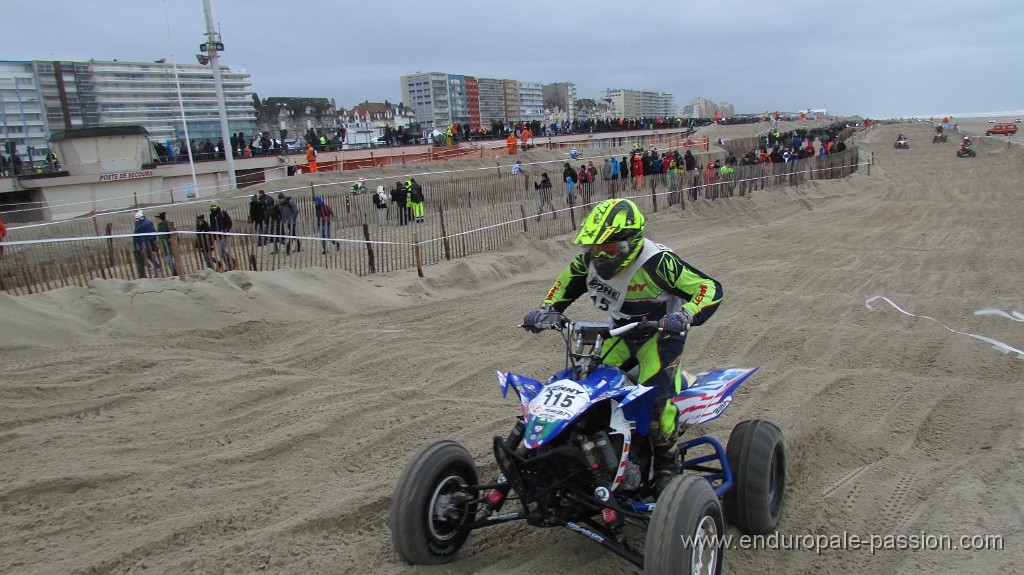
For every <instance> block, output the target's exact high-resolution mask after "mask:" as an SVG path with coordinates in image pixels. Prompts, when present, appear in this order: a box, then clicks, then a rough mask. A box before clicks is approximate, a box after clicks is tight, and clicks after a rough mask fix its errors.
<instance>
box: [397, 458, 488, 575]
mask: <svg viewBox="0 0 1024 575" xmlns="http://www.w3.org/2000/svg"><path fill="white" fill-rule="evenodd" d="M477 484H478V481H477V473H476V465H474V463H473V457H472V456H471V455H470V454H469V452H467V451H466V450H465V449H464V448H463V447H462V446H461V445H459V444H458V443H456V442H454V441H438V442H437V443H433V444H431V445H427V446H425V447H423V448H422V449H420V450H419V451H418V452H417V453H416V455H414V456H413V457H412V459H410V460H409V463H408V464H406V466H405V469H404V470H402V474H401V475H400V476H399V477H398V483H397V484H396V485H395V492H394V495H393V496H392V498H391V515H390V518H389V521H388V523H389V524H390V526H391V541H392V543H393V544H394V546H395V551H397V552H398V555H399V557H401V558H402V559H404V560H405V561H407V562H409V563H412V564H414V565H437V564H440V563H447V562H449V561H451V560H452V559H453V558H454V556H455V552H456V551H458V550H459V548H460V547H462V544H463V543H465V541H466V537H468V536H469V531H467V530H464V529H462V525H463V524H464V523H467V522H469V521H472V520H473V517H474V516H475V515H476V504H475V503H472V501H473V500H474V499H475V498H476V493H475V492H473V491H472V490H470V489H468V487H470V486H473V485H477Z"/></svg>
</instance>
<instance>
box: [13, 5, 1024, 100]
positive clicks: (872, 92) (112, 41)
mask: <svg viewBox="0 0 1024 575" xmlns="http://www.w3.org/2000/svg"><path fill="white" fill-rule="evenodd" d="M210 7H211V11H212V14H213V22H214V25H215V26H216V27H219V29H220V32H221V34H222V40H223V42H224V44H225V51H224V52H223V53H222V54H221V63H222V64H226V65H233V66H242V67H244V68H245V69H246V70H247V71H248V72H249V74H251V81H252V89H253V91H254V92H256V94H257V95H259V97H260V98H268V97H271V96H304V97H324V98H334V100H335V103H336V105H337V106H338V107H350V106H352V105H354V104H357V103H359V102H362V101H364V100H370V101H373V102H382V101H384V100H385V99H388V100H390V101H391V102H399V101H401V98H402V94H401V86H400V82H399V77H400V76H402V75H404V74H411V73H415V72H447V73H451V74H465V75H469V76H476V77H485V78H510V79H515V80H523V81H534V82H543V83H552V82H572V83H575V84H576V89H577V95H578V97H580V98H595V99H596V98H598V97H599V95H600V92H601V91H602V90H604V89H607V88H627V89H635V90H650V91H658V92H668V93H671V94H672V95H673V96H674V97H675V103H676V105H680V106H681V105H685V104H686V103H688V102H689V101H690V100H691V99H692V98H694V97H696V96H700V97H703V98H707V99H709V100H713V101H715V102H729V103H731V104H733V105H734V106H735V108H736V111H737V112H740V113H756V112H764V111H766V110H770V111H775V110H781V111H797V110H802V109H808V108H812V109H817V108H825V109H827V110H828V112H829V113H831V114H836V115H845V116H852V115H859V116H867V117H877V118H886V117H900V116H913V115H933V114H934V115H940V114H954V115H956V114H965V113H983V112H1000V111H1011V110H1022V109H1024V1H1022V0H974V1H963V2H955V1H947V0H845V1H835V0H814V1H805V0H796V1H787V0H781V1H777V2H764V1H762V0H744V1H737V0H718V1H714V2H711V1H708V2H699V3H697V2H692V1H687V0H669V1H661V0H647V1H646V2H622V1H614V2H612V1H604V0H592V1H590V2H574V1H546V2H544V1H537V0H518V1H517V0H513V1H511V2H495V1H492V0H464V1H461V2H460V1H454V0H418V1H414V2H410V1H406V0H392V1H390V2H388V1H380V0H378V1H369V2H367V1H358V2H350V1H347V0H336V1H332V0H322V1H320V2H301V1H293V2H270V1H265V0H210ZM165 14H166V17H165ZM168 23H169V26H168ZM168 27H169V28H170V33H169V34H168ZM205 32H206V22H205V17H204V13H203V0H58V1H53V2H42V3H40V2H36V3H26V2H24V0H0V60H78V61H81V60H89V59H96V60H114V59H117V60H121V61H138V62H145V61H154V60H158V59H160V58H167V61H168V62H170V61H171V58H172V51H173V58H174V60H176V61H177V62H179V63H195V62H196V59H195V54H196V53H197V52H198V48H199V44H200V43H202V42H203V41H205V37H204V33H205Z"/></svg>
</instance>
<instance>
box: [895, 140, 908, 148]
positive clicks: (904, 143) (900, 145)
mask: <svg viewBox="0 0 1024 575" xmlns="http://www.w3.org/2000/svg"><path fill="white" fill-rule="evenodd" d="M893 147H895V148H896V149H900V148H902V149H904V150H907V149H910V144H909V143H908V142H907V139H906V138H900V139H899V140H896V143H895V144H894V145H893Z"/></svg>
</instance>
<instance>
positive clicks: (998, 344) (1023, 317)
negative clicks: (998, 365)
mask: <svg viewBox="0 0 1024 575" xmlns="http://www.w3.org/2000/svg"><path fill="white" fill-rule="evenodd" d="M879 299H880V300H882V301H884V302H886V303H887V304H889V305H891V306H892V307H894V308H896V310H897V311H899V312H900V313H902V314H906V315H909V316H910V317H919V318H923V319H930V320H932V321H934V322H935V323H937V324H939V325H941V326H942V327H944V328H946V329H947V330H949V331H951V332H953V333H958V334H960V335H966V336H967V337H973V338H974V339H980V340H981V341H984V342H987V343H990V344H992V347H994V348H996V349H998V350H999V351H1001V352H1003V353H1015V354H1017V357H1018V358H1020V359H1024V351H1021V350H1019V349H1017V348H1015V347H1011V346H1009V345H1006V344H1005V343H1003V342H1001V341H997V340H994V339H992V338H990V337H985V336H983V335H977V334H973V333H967V332H965V331H958V330H955V329H953V328H951V327H949V326H947V325H946V324H944V323H942V322H941V321H939V320H937V319H935V318H933V317H929V316H926V315H916V314H912V313H910V312H909V311H907V310H905V309H903V308H901V307H900V306H898V305H896V304H895V303H893V302H892V300H890V299H889V298H887V297H885V296H880V295H876V296H875V297H871V298H868V299H867V300H866V301H865V302H864V306H865V307H867V308H868V309H869V310H871V311H875V309H874V308H873V307H871V302H873V301H875V300H879ZM974 314H975V315H987V314H995V315H1002V316H1005V317H1008V318H1010V319H1013V320H1014V321H1024V315H1022V314H1020V312H1016V311H1015V312H1013V314H1014V315H1013V316H1011V315H1010V314H1007V313H1006V312H1003V311H1000V310H993V309H983V310H979V311H976V312H974ZM1014 316H1016V317H1014ZM1018 318H1020V319H1018Z"/></svg>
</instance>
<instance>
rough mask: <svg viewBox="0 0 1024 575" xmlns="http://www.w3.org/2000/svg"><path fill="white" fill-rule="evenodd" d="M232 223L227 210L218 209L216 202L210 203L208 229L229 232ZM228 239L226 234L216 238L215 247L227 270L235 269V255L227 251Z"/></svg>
mask: <svg viewBox="0 0 1024 575" xmlns="http://www.w3.org/2000/svg"><path fill="white" fill-rule="evenodd" d="M233 225H234V223H233V222H232V221H231V215H230V214H228V213H227V211H225V210H222V209H220V206H219V205H217V202H213V203H211V204H210V229H211V230H212V231H214V232H222V233H225V234H226V233H229V232H230V231H231V228H232V226H233ZM228 239H229V237H228V236H226V235H221V236H220V237H218V238H217V248H218V251H219V252H220V261H221V262H223V263H224V265H225V266H227V269H228V270H233V269H236V267H237V266H236V265H235V264H236V261H235V257H234V256H233V255H231V252H229V251H228Z"/></svg>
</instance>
